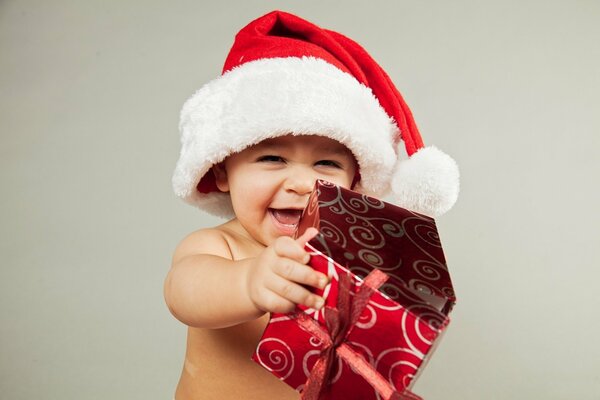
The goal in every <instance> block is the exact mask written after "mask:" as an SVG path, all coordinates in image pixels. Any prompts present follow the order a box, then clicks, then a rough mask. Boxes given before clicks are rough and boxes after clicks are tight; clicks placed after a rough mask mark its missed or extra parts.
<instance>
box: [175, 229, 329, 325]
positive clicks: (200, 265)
mask: <svg viewBox="0 0 600 400" xmlns="http://www.w3.org/2000/svg"><path fill="white" fill-rule="evenodd" d="M315 233H316V230H314V229H309V230H307V232H306V233H305V234H304V235H303V236H302V237H301V238H298V239H297V240H294V239H292V238H290V237H280V238H278V239H277V240H276V241H275V242H274V243H273V244H272V245H271V246H268V247H266V248H265V249H264V250H263V251H262V252H261V253H260V254H259V255H258V256H257V257H254V258H247V259H244V260H239V261H233V260H231V252H230V250H229V246H228V244H227V242H226V241H225V239H224V238H223V236H222V235H221V234H220V232H219V231H217V230H214V229H209V230H202V231H199V232H196V233H194V234H192V235H190V236H188V237H187V238H185V239H184V240H183V241H182V242H181V243H180V244H179V246H178V247H177V249H176V250H175V254H174V256H173V264H172V267H171V270H170V271H169V274H168V275H167V278H166V280H165V288H164V292H165V300H166V302H167V305H168V307H169V309H170V310H171V313H172V314H173V315H174V316H175V317H176V318H177V319H179V320H180V321H181V322H183V323H184V324H186V325H188V326H194V327H204V328H223V327H227V326H231V325H236V324H239V323H242V322H246V321H249V320H252V319H256V318H258V317H260V316H262V315H263V314H264V313H265V312H289V311H292V310H293V309H294V308H295V305H296V304H304V305H306V306H308V307H313V308H321V307H322V305H323V299H322V298H321V297H319V296H317V295H315V294H313V293H311V292H310V291H309V290H307V289H306V288H305V287H303V286H302V285H310V286H314V287H319V288H323V287H324V286H325V285H326V284H327V277H326V276H325V275H324V274H322V273H320V272H317V271H315V270H313V269H312V268H311V267H309V266H307V265H306V263H307V262H308V260H309V259H310V257H309V255H308V253H306V251H304V244H305V243H306V241H308V240H309V239H310V238H311V237H312V236H314V234H315Z"/></svg>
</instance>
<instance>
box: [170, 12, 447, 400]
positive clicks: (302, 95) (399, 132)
mask: <svg viewBox="0 0 600 400" xmlns="http://www.w3.org/2000/svg"><path fill="white" fill-rule="evenodd" d="M180 130H181V134H182V150H181V155H180V159H179V161H178V163H177V168H176V170H175V174H174V176H173V186H174V189H175V192H176V193H177V194H178V195H179V196H180V197H182V198H183V199H184V200H186V201H187V202H189V203H191V204H194V205H197V206H198V207H200V208H201V209H202V210H205V211H207V212H209V213H212V214H214V215H219V216H223V217H227V218H230V219H229V221H228V222H226V223H224V224H222V225H219V226H217V227H214V228H208V229H201V230H198V231H196V232H193V233H191V234H190V235H188V236H187V237H185V238H184V239H183V240H182V241H181V243H180V244H179V245H178V246H177V248H176V250H175V253H174V255H173V262H172V267H171V270H170V271H169V273H168V275H167V278H166V280H165V299H166V302H167V305H168V307H169V309H170V310H171V312H172V314H173V315H174V316H175V317H176V318H177V319H179V320H180V321H181V322H183V323H184V324H186V325H187V326H188V327H189V328H188V338H187V351H186V355H185V362H184V367H183V372H182V375H181V379H180V381H179V385H178V386H177V390H176V394H175V398H176V399H177V400H188V399H206V400H209V399H219V400H221V399H253V400H259V399H298V398H299V397H300V396H299V393H298V392H297V391H296V390H294V388H291V387H289V386H288V385H287V384H285V383H283V382H281V381H279V380H278V379H277V378H276V377H275V376H273V375H272V374H271V373H269V372H268V371H267V370H265V369H264V368H262V367H260V366H259V365H258V364H256V363H254V362H253V361H252V360H251V356H252V353H253V352H254V349H255V348H256V345H257V343H258V342H259V339H260V337H261V335H262V332H263V330H264V328H265V327H266V324H267V323H268V321H269V313H271V312H290V311H293V310H294V309H295V307H296V305H297V304H303V305H306V306H308V307H312V308H317V309H319V308H321V307H322V306H323V299H322V298H321V297H319V296H317V295H315V294H313V293H312V292H311V290H310V288H311V287H313V288H323V287H324V286H325V285H326V284H327V283H328V278H327V276H325V275H323V274H321V273H319V272H316V271H314V270H313V269H312V268H311V267H310V266H308V265H307V263H308V261H309V258H310V257H309V255H308V253H307V252H306V251H305V250H304V244H305V243H306V242H307V241H308V240H310V239H311V238H312V237H313V236H314V235H315V234H316V233H317V231H316V229H309V230H307V231H306V232H305V233H304V234H303V235H302V236H301V237H299V238H297V239H293V238H292V237H293V236H294V233H295V229H296V225H297V224H298V221H299V219H300V216H301V212H302V210H303V209H304V207H305V206H306V204H307V201H308V197H309V194H310V192H311V191H312V189H313V187H314V184H315V181H316V180H317V179H323V180H326V181H329V182H332V183H335V184H337V185H340V186H342V187H345V188H352V189H354V190H357V191H360V192H363V193H366V194H370V195H375V196H383V195H385V194H386V193H387V191H388V190H389V188H390V186H391V189H392V192H394V194H395V195H396V197H397V203H398V204H399V205H401V206H403V207H405V208H409V209H412V210H415V211H418V212H421V213H425V214H428V215H433V216H436V215H440V214H442V213H444V212H445V211H447V210H448V209H449V208H451V207H452V205H453V204H454V202H455V201H456V198H457V195H458V170H457V167H456V164H455V163H454V161H453V160H452V159H451V158H450V157H448V156H447V155H445V154H444V153H442V152H441V151H439V150H437V149H436V148H433V147H428V148H423V143H422V140H421V137H420V135H419V132H418V130H417V128H416V125H415V123H414V121H413V119H412V115H411V113H410V110H409V109H408V107H407V106H406V104H405V103H404V100H403V99H402V97H401V96H400V94H399V92H398V91H397V89H396V88H395V87H394V85H393V83H392V82H391V80H390V79H389V77H388V76H387V75H386V74H385V72H384V71H383V70H382V69H381V67H379V65H377V64H376V63H375V61H374V60H373V59H372V58H371V57H370V56H369V55H368V54H367V53H366V52H365V50H364V49H363V48H362V47H360V46H359V45H358V44H356V43H355V42H353V41H352V40H350V39H348V38H346V37H344V36H342V35H340V34H339V33H336V32H333V31H329V30H325V29H322V28H319V27H317V26H315V25H313V24H312V23H310V22H308V21H305V20H303V19H301V18H299V17H296V16H294V15H291V14H288V13H284V12H280V11H274V12H271V13H269V14H267V15H265V16H263V17H261V18H258V19H257V20H255V21H252V22H251V23H250V24H249V25H247V26H246V27H245V28H243V29H242V30H241V31H240V32H239V33H238V34H237V36H236V40H235V42H234V44H233V47H232V49H231V51H230V53H229V55H228V57H227V60H226V62H225V66H224V68H223V74H222V76H221V77H219V78H217V79H215V80H214V81H212V82H209V83H208V84H207V85H205V86H204V87H203V88H201V89H200V90H199V91H197V92H196V93H195V94H194V95H193V96H192V97H191V98H190V99H189V100H188V101H187V102H186V104H185V105H184V107H183V109H182V113H181V122H180ZM401 142H403V143H404V147H405V149H406V152H407V154H408V156H410V157H409V158H408V159H407V160H404V161H402V162H400V161H399V160H398V158H399V157H398V155H397V148H398V147H399V146H398V144H399V143H401Z"/></svg>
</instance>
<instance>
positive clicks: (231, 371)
mask: <svg viewBox="0 0 600 400" xmlns="http://www.w3.org/2000/svg"><path fill="white" fill-rule="evenodd" d="M268 321H269V314H266V315H264V316H263V317H261V318H259V319H257V320H254V321H250V322H247V323H244V324H240V325H237V326H233V327H229V328H224V329H212V330H209V329H195V328H190V329H189V333H188V346H187V351H186V361H185V366H184V370H183V373H182V376H181V380H180V382H179V387H178V390H177V393H178V396H177V398H178V400H179V399H196V398H202V399H207V400H208V399H212V398H215V399H217V398H218V399H220V400H221V399H223V398H236V399H256V400H260V399H268V400H272V399H274V398H276V399H284V400H287V399H289V400H297V399H299V394H298V392H296V391H295V390H293V389H292V388H291V387H289V386H288V385H287V384H285V383H283V382H281V381H280V380H279V379H277V378H276V377H275V376H274V375H272V374H271V373H269V372H268V371H267V370H265V369H264V368H263V367H261V366H260V365H258V364H256V363H255V362H254V361H252V360H251V357H252V354H253V353H254V350H255V348H256V345H257V343H258V342H259V340H260V337H261V336H262V333H263V331H264V328H265V327H266V325H267V323H268ZM184 394H185V395H184Z"/></svg>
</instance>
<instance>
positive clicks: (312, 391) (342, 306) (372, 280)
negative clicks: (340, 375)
mask: <svg viewBox="0 0 600 400" xmlns="http://www.w3.org/2000/svg"><path fill="white" fill-rule="evenodd" d="M387 279H388V276H387V275H386V274H385V273H383V272H381V271H380V270H378V269H374V270H373V271H371V273H370V274H369V275H367V277H366V278H365V280H364V281H363V284H362V286H361V287H360V289H359V290H358V292H357V293H356V294H355V296H354V301H352V299H351V298H350V290H351V287H350V286H351V278H350V274H349V273H345V274H341V275H340V279H339V286H338V298H337V308H334V307H330V306H326V307H325V324H326V326H327V330H325V329H323V328H322V327H321V325H319V323H318V322H317V321H315V320H314V319H313V318H311V317H309V316H308V315H306V314H305V313H303V312H302V313H299V314H297V315H296V318H297V319H298V323H299V325H300V327H301V328H302V329H304V330H305V331H307V332H308V333H310V334H312V335H314V336H315V337H317V338H318V339H319V340H320V341H321V343H322V344H323V348H322V350H321V354H320V356H319V359H318V360H317V362H316V363H315V365H314V366H313V369H312V371H311V372H310V375H309V377H308V380H307V381H306V385H305V387H304V391H303V392H302V397H301V398H302V400H318V399H319V396H320V394H321V392H322V391H323V389H324V386H325V384H326V383H327V382H328V380H329V375H330V374H331V368H332V366H333V365H334V361H335V359H336V357H340V358H341V359H342V360H344V361H346V363H348V365H350V366H351V367H352V368H353V369H354V370H355V371H356V372H358V373H359V374H360V375H361V376H362V377H363V378H365V380H366V381H367V382H368V383H369V384H370V385H371V386H372V387H373V389H375V390H376V391H377V393H379V394H380V395H381V397H382V398H383V399H385V400H422V398H421V397H419V396H417V395H415V394H414V393H411V392H410V391H408V390H405V391H403V392H402V393H400V392H398V391H397V390H395V389H394V387H393V386H392V384H391V383H390V382H388V381H387V379H385V378H384V377H383V376H382V375H381V374H380V373H379V372H377V370H376V369H375V368H373V366H372V365H371V364H369V363H368V362H367V361H366V360H365V359H364V358H363V357H362V356H361V355H360V354H359V353H358V352H356V351H355V350H354V349H353V348H352V347H350V346H349V345H348V344H347V343H346V338H347V337H348V335H349V334H350V331H351V330H352V328H353V327H354V326H355V325H356V322H358V319H359V318H360V315H361V314H362V312H363V310H364V308H365V307H366V306H367V304H368V303H369V299H370V298H371V296H372V295H373V294H374V293H375V292H376V291H377V289H379V287H380V286H381V285H383V283H384V282H385V281H387Z"/></svg>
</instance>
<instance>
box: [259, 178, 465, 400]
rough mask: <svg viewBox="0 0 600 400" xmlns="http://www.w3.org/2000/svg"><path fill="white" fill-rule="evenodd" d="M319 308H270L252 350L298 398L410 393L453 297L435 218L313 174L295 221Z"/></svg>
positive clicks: (379, 396)
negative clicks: (323, 280) (320, 280)
mask: <svg viewBox="0 0 600 400" xmlns="http://www.w3.org/2000/svg"><path fill="white" fill-rule="evenodd" d="M311 226H312V227H315V228H317V229H318V230H319V234H318V235H317V236H316V237H315V238H313V239H312V240H310V241H309V242H308V243H307V244H306V250H307V251H308V252H309V254H310V255H311V259H310V262H309V265H311V266H312V267H313V268H314V269H316V270H318V271H320V272H323V273H325V274H326V275H328V276H329V278H330V283H329V285H327V286H326V287H325V288H324V289H315V288H311V290H313V291H314V292H315V293H317V294H319V295H321V296H323V297H324V298H325V307H323V308H322V309H321V310H318V311H317V310H314V309H310V308H306V307H304V306H298V307H297V310H296V312H294V313H290V314H276V313H273V314H271V318H270V321H269V324H268V325H267V328H266V329H265V331H264V333H263V336H262V338H261V340H260V342H259V343H258V345H257V348H256V351H255V353H254V355H253V360H254V361H256V362H257V363H259V364H261V365H262V366H263V367H265V368H266V369H267V370H269V371H271V372H272V373H273V374H274V375H275V376H277V377H279V378H280V379H281V380H283V381H285V382H286V383H287V384H289V385H290V386H292V387H293V388H295V389H296V390H298V391H300V392H301V393H302V397H303V399H307V400H309V399H314V400H316V399H322V400H324V399H345V400H350V399H361V400H365V399H418V398H419V397H418V396H416V395H414V394H413V393H411V392H410V388H411V387H412V384H413V383H414V381H415V379H416V377H417V376H418V374H419V373H420V372H421V371H422V369H423V367H424V365H425V364H426V361H427V360H428V358H429V357H431V354H432V353H433V350H434V348H435V346H436V345H437V344H438V343H439V339H440V337H441V335H442V333H443V331H444V330H445V328H446V327H447V325H448V323H449V319H448V313H449V312H450V311H451V309H452V307H453V305H454V303H455V300H456V298H455V296H454V292H453V289H452V282H451V280H450V275H449V273H448V269H447V267H446V262H445V258H444V254H443V251H442V247H441V244H440V241H439V237H438V233H437V229H436V226H435V221H434V220H433V219H431V218H429V217H427V216H424V215H421V214H417V213H414V212H412V211H409V210H406V209H403V208H400V207H397V206H394V205H392V204H388V203H385V202H383V201H381V200H378V199H375V198H373V197H369V196H366V195H362V194H360V193H356V192H353V191H351V190H348V189H344V188H341V187H339V186H336V185H333V184H330V183H328V182H325V181H318V182H317V183H316V186H315V189H314V191H313V193H312V194H311V196H310V199H309V203H308V205H307V207H306V209H305V210H304V212H303V214H302V218H301V220H300V222H299V224H298V229H297V232H296V236H300V235H302V233H304V231H305V230H306V229H307V228H309V227H311Z"/></svg>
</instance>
